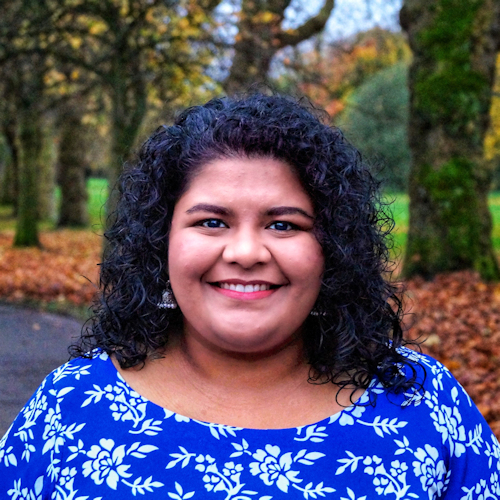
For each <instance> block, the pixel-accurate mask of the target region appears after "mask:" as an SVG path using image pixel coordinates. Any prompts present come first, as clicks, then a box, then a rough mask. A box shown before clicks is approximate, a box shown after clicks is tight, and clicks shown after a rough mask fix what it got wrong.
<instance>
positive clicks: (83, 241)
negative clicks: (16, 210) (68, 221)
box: [0, 230, 101, 305]
mask: <svg viewBox="0 0 500 500" xmlns="http://www.w3.org/2000/svg"><path fill="white" fill-rule="evenodd" d="M13 239H14V233H13V232H7V231H5V232H2V233H0V298H2V299H6V300H10V301H15V302H19V301H25V300H35V301H40V302H52V301H60V302H64V301H68V302H71V303H73V304H76V305H85V304H90V302H91V301H92V298H93V296H94V294H95V292H96V285H95V284H96V283H97V280H98V272H99V268H98V266H97V263H98V262H99V261H100V255H101V238H100V237H99V236H97V235H95V234H92V233H90V232H89V231H71V230H64V231H55V232H49V233H43V234H42V235H41V238H40V239H41V243H42V246H43V248H42V249H39V248H12V242H13Z"/></svg>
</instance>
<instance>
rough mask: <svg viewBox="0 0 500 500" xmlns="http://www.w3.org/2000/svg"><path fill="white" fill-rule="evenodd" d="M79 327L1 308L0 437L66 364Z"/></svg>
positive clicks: (42, 315) (45, 315)
mask: <svg viewBox="0 0 500 500" xmlns="http://www.w3.org/2000/svg"><path fill="white" fill-rule="evenodd" d="M80 330H81V323H80V322H78V321H76V320H74V319H71V318H66V317H63V316H57V315H55V314H49V313H44V312H38V311H31V310H27V309H21V308H17V307H12V306H8V305H4V304H0V437H1V436H3V434H4V433H5V432H6V431H7V429H8V427H9V425H10V424H11V423H12V421H13V420H14V418H15V416H16V415H17V413H18V412H19V410H20V409H21V408H22V407H23V405H24V404H25V403H26V401H28V399H29V398H30V397H31V395H32V394H33V392H34V391H35V390H36V388H37V387H38V386H39V385H40V382H41V381H42V380H43V379H44V377H45V376H46V375H47V374H48V373H50V372H51V371H52V370H53V369H54V368H57V367H58V366H59V365H61V364H62V363H65V362H66V361H68V358H69V356H68V346H69V345H70V344H71V343H72V342H73V341H74V339H75V338H77V337H78V336H79V334H80Z"/></svg>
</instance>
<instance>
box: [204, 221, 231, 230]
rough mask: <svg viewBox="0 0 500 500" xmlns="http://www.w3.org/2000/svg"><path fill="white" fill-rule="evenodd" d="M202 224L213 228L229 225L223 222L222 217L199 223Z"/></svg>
mask: <svg viewBox="0 0 500 500" xmlns="http://www.w3.org/2000/svg"><path fill="white" fill-rule="evenodd" d="M199 225H200V226H203V227H208V228H212V229H217V228H221V227H227V226H226V224H225V223H224V222H222V221H221V220H220V219H206V220H203V221H201V222H200V223H199Z"/></svg>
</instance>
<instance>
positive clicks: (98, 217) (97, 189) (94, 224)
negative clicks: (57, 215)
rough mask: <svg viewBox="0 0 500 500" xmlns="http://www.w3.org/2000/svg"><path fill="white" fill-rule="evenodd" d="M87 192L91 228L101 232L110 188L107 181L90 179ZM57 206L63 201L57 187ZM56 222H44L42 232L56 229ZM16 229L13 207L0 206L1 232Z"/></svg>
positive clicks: (41, 227)
mask: <svg viewBox="0 0 500 500" xmlns="http://www.w3.org/2000/svg"><path fill="white" fill-rule="evenodd" d="M87 192H88V195H89V200H88V210H89V220H90V228H91V229H92V230H93V231H96V232H99V231H101V230H102V228H103V223H104V222H105V220H106V211H105V207H104V205H105V203H106V198H107V196H108V188H107V181H106V179H94V178H92V179H89V180H88V181H87ZM55 197H56V206H59V203H60V201H61V190H60V189H59V188H58V187H57V188H56V191H55ZM55 224H56V221H43V222H41V223H40V230H42V231H49V230H51V229H55ZM15 228H16V220H15V218H14V217H13V215H12V207H9V206H5V205H0V231H5V230H14V229H15Z"/></svg>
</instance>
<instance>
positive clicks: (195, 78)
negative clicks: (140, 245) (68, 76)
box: [44, 0, 220, 214]
mask: <svg viewBox="0 0 500 500" xmlns="http://www.w3.org/2000/svg"><path fill="white" fill-rule="evenodd" d="M219 2H220V0H198V1H194V0H184V1H182V2H174V1H171V0H170V1H165V0H150V1H148V2H144V1H142V0H66V1H65V2H62V3H61V5H60V6H59V7H58V8H57V9H55V10H54V12H53V20H54V21H53V24H54V26H53V28H52V29H49V33H51V36H53V37H54V42H55V43H54V44H53V45H52V46H50V47H46V48H45V49H44V50H45V51H49V52H50V53H51V54H52V55H53V56H54V57H55V58H56V59H57V60H59V61H60V62H62V63H65V64H71V65H73V66H74V67H75V68H79V69H81V70H82V71H87V72H90V73H92V74H94V75H95V76H96V78H97V79H98V81H99V83H100V84H101V85H102V87H103V88H104V90H105V91H106V92H107V95H108V98H109V102H110V107H111V162H112V164H111V165H110V169H109V182H110V186H111V187H113V186H114V185H115V184H116V180H117V178H118V176H119V174H120V173H121V170H122V167H123V162H124V161H125V160H127V158H128V156H129V153H130V151H131V149H132V148H133V147H134V144H135V141H136V139H137V136H138V133H139V129H140V126H141V124H142V122H143V120H144V117H145V115H146V112H147V109H148V104H149V103H150V98H151V97H152V96H158V95H160V96H161V98H162V99H163V101H164V104H166V103H168V102H169V101H174V100H176V99H179V98H180V97H181V98H182V97H185V98H186V97H187V96H189V92H190V91H192V89H193V88H195V87H200V86H203V85H204V84H207V82H208V81H209V79H208V78H206V77H205V76H204V69H205V68H206V66H207V65H208V64H209V62H210V61H211V60H212V59H211V53H210V51H209V49H208V48H206V47H205V46H204V45H202V44H201V43H198V42H199V41H200V39H201V38H202V35H203V34H204V33H205V31H206V30H208V26H209V21H210V19H209V17H208V14H209V13H210V11H211V10H212V9H213V8H215V7H216V6H217V5H218V3H219ZM117 196H118V192H117V191H116V190H112V194H111V196H110V198H109V200H108V214H110V213H112V212H113V210H114V207H115V206H116V202H117Z"/></svg>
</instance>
